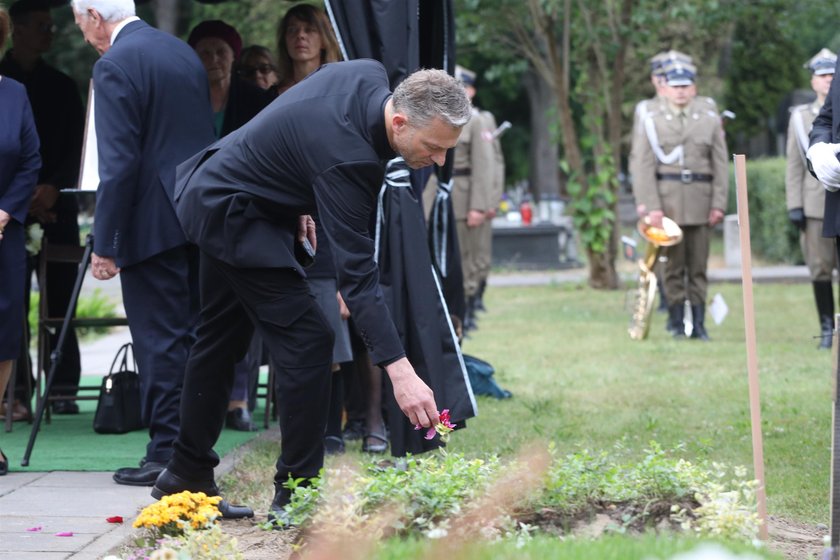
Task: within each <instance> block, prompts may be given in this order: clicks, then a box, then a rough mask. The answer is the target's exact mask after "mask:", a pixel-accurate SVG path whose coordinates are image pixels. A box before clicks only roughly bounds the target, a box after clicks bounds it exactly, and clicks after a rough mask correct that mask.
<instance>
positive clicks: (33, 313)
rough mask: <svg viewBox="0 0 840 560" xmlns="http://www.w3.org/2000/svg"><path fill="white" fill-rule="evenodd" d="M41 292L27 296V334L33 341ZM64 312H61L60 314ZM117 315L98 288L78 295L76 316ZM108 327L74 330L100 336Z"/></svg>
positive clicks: (115, 307)
mask: <svg viewBox="0 0 840 560" xmlns="http://www.w3.org/2000/svg"><path fill="white" fill-rule="evenodd" d="M40 301H41V294H40V293H38V292H32V293H31V294H30V296H29V336H30V340H31V341H32V343H33V344H34V342H35V341H36V340H37V338H38V306H39V304H40ZM63 315H64V313H63V312H62V316H63ZM116 316H117V305H116V304H115V303H114V302H113V301H111V299H110V298H108V296H106V295H105V294H104V293H103V292H102V290H101V289H100V288H96V289H94V290H93V292H92V293H91V294H90V295H87V296H79V301H78V302H77V303H76V317H84V318H110V317H116ZM109 331H110V327H79V328H78V329H76V332H77V333H78V335H79V336H80V337H87V336H101V335H105V334H108V332H109Z"/></svg>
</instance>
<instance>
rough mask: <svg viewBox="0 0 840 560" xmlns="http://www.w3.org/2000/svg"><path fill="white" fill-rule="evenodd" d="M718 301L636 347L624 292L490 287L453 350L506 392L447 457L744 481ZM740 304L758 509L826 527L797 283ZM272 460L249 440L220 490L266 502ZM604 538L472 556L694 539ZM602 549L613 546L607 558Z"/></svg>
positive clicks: (735, 374) (823, 395) (821, 387)
mask: <svg viewBox="0 0 840 560" xmlns="http://www.w3.org/2000/svg"><path fill="white" fill-rule="evenodd" d="M628 289H629V286H628ZM718 292H720V293H721V294H722V295H723V297H724V298H725V300H726V302H727V303H728V305H729V310H730V312H729V315H728V316H727V317H726V319H725V320H724V322H723V323H722V324H721V325H715V324H714V323H713V322H712V321H711V319H709V318H707V330H708V331H709V334H710V336H711V337H712V339H713V340H712V342H709V343H703V342H699V341H693V340H682V341H675V340H673V339H672V338H671V337H670V335H668V334H667V333H666V332H665V330H664V323H665V316H664V314H659V313H655V314H654V317H653V324H652V327H651V331H650V336H649V338H648V339H647V340H645V341H641V342H639V341H632V340H630V338H629V336H628V335H627V326H628V322H629V317H630V313H629V311H628V310H627V307H626V304H625V301H626V300H627V297H626V295H625V292H624V291H612V292H607V291H595V290H591V289H589V288H587V287H585V286H583V285H572V284H562V285H559V284H558V285H550V286H541V287H527V288H526V287H516V288H501V287H499V288H491V289H490V290H488V293H487V296H486V304H487V307H488V309H489V312H488V313H486V314H484V315H482V316H481V319H480V329H479V330H478V331H477V332H475V333H473V334H472V336H471V338H470V339H469V340H467V341H466V342H465V343H464V351H465V352H466V353H468V354H473V355H475V356H478V357H480V358H482V359H485V360H487V361H489V362H491V363H492V364H493V365H494V366H495V368H496V380H497V382H498V383H499V384H500V385H502V386H503V387H504V388H506V389H509V390H510V391H512V392H513V394H514V397H513V398H512V399H509V400H505V401H499V400H495V399H489V398H480V399H479V416H478V417H477V418H474V419H472V420H470V421H469V422H468V425H467V428H466V429H464V430H459V431H456V432H455V433H453V434H452V437H451V439H450V443H449V446H448V448H447V449H448V451H449V452H455V453H460V454H464V455H466V456H467V457H484V456H487V455H488V454H498V455H500V456H501V458H502V459H503V460H504V459H505V458H512V457H513V456H514V455H515V454H516V452H517V451H519V450H520V448H522V447H523V446H524V445H525V444H526V443H528V442H531V441H534V440H537V441H541V442H544V443H545V444H546V445H547V444H548V442H553V443H554V444H555V445H556V446H557V448H558V450H559V452H560V454H561V455H563V454H567V453H573V452H576V451H580V450H582V449H588V450H591V451H593V452H596V453H597V452H601V451H607V452H608V453H610V454H617V455H621V456H623V457H630V458H636V459H642V458H643V457H644V456H645V455H646V454H647V453H646V449H648V448H649V444H650V442H651V441H656V442H658V443H659V444H660V445H661V446H662V447H663V448H664V449H666V450H668V449H672V450H675V451H673V452H672V454H673V455H676V456H679V457H683V458H685V459H687V460H689V461H692V462H694V461H709V462H712V461H715V462H723V463H726V464H728V465H732V466H734V465H743V466H745V467H747V468H748V472H752V464H753V463H752V441H751V432H750V411H749V398H748V384H747V366H746V349H745V345H744V339H745V336H744V322H743V307H742V305H743V304H742V298H741V286H740V284H715V285H712V286H711V288H710V290H709V296H710V297H711V296H713V295H714V294H716V293H718ZM754 295H755V313H756V329H757V341H758V365H759V374H760V385H761V404H762V411H761V412H762V423H763V436H764V454H765V474H766V484H767V497H768V510H769V513H770V514H771V515H775V516H779V517H783V518H786V519H790V520H793V521H799V522H805V523H811V524H813V523H827V522H828V492H829V467H830V463H829V460H830V444H831V438H830V434H831V406H832V376H831V364H832V358H831V353H829V352H825V351H818V350H817V349H816V346H817V342H818V341H817V340H816V338H815V337H816V335H817V334H818V333H819V328H818V322H817V318H816V313H815V310H814V303H813V296H812V292H811V287H810V285H809V284H807V283H794V284H757V285H756V286H755V288H754ZM358 449H359V443H358V442H351V443H348V451H350V455H351V456H352V455H354V454H356V455H357V456H360V455H361V454H360V453H359V452H358ZM276 453H277V445H276V444H262V445H261V446H259V447H258V448H257V450H256V451H255V452H254V453H251V454H250V456H248V457H246V458H245V460H244V462H243V464H241V465H240V466H239V468H237V469H236V471H235V472H234V474H233V476H229V477H228V478H227V479H226V480H224V481H223V484H224V486H225V488H224V491H225V492H226V494H227V496H228V497H229V499H231V500H233V501H245V502H246V503H253V504H254V505H256V507H257V508H261V507H264V506H266V505H267V504H268V503H269V502H270V500H271V497H272V494H271V486H270V481H271V479H272V477H273V466H274V460H275V459H276ZM330 461H333V459H328V464H330ZM616 538H617V539H618V542H614V541H613V540H611V539H607V540H606V541H604V539H599V541H604V542H599V543H598V544H594V545H591V546H594V547H596V548H586V545H575V544H562V545H559V544H557V541H554V543H555V546H565V547H568V548H569V550H566V552H567V553H569V554H566V553H563V554H562V556H552V555H551V554H549V555H548V556H546V555H545V554H542V553H540V552H539V551H540V550H542V549H541V548H540V547H542V546H548V547H550V546H551V545H546V544H540V543H536V544H534V545H531V546H535V547H536V549H534V551H533V555H531V556H528V555H517V553H516V552H515V551H511V555H510V556H505V555H504V554H501V555H499V554H500V553H499V551H498V550H497V551H495V552H494V553H492V555H488V556H486V557H488V558H490V557H494V558H503V557H505V558H506V557H511V558H513V557H517V558H520V557H522V558H526V557H534V558H537V557H558V558H559V557H563V558H578V557H580V558H613V557H615V558H622V559H624V558H637V557H638V558H640V559H641V558H649V557H650V554H652V553H654V552H661V553H662V554H665V556H662V557H667V555H668V554H673V553H674V551H676V550H683V549H686V548H690V547H691V546H693V544H696V542H695V541H692V539H691V538H690V537H679V538H676V542H675V543H670V544H669V543H667V542H666V543H663V545H662V546H664V547H665V548H662V549H654V548H652V545H651V544H650V542H647V544H646V541H645V540H644V539H642V540H641V541H639V540H638V539H634V538H631V537H616ZM659 538H660V539H661V537H659ZM622 539H626V540H625V542H624V543H623V544H622ZM654 540H656V539H654ZM400 546H403V545H400V544H399V543H390V544H389V546H387V547H386V548H385V550H383V551H382V556H381V557H382V558H386V557H391V556H388V554H390V552H389V551H392V552H393V551H394V550H396V551H397V552H395V554H396V555H395V556H392V557H395V558H396V557H410V555H407V554H406V555H401V553H400V552H399V550H400V548H399V547H400ZM420 546H421V547H422V544H421V545H420ZM574 546H583V547H584V548H583V549H582V550H581V552H580V555H579V556H577V555H574V554H571V548H572V547H574ZM392 547H396V548H392ZM597 547H600V548H597ZM611 548H615V549H616V550H618V551H620V552H618V553H616V554H618V555H617V556H616V555H612V554H611V553H610V552H609V551H610V550H611ZM636 548H637V549H638V552H637V553H635V552H634V553H633V554H630V551H631V549H633V550H635V549H636ZM527 550H529V552H528V554H531V551H530V550H531V549H527ZM553 550H555V551H556V553H557V554H560V553H561V551H560V549H557V548H555V549H553ZM564 550H565V549H564ZM621 551H623V552H621ZM666 551H670V552H666ZM520 553H521V554H524V552H523V551H520ZM488 554H490V553H488ZM483 557H485V556H482V555H481V554H478V555H477V556H476V558H483ZM657 557H659V556H657Z"/></svg>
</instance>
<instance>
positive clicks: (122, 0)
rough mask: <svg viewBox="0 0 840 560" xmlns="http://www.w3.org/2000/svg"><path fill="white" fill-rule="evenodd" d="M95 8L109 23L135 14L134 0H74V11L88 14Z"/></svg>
mask: <svg viewBox="0 0 840 560" xmlns="http://www.w3.org/2000/svg"><path fill="white" fill-rule="evenodd" d="M89 8H93V9H94V10H96V11H97V12H99V15H101V16H102V19H103V20H105V21H107V22H108V23H116V22H118V21H122V20H124V19H125V18H127V17H131V16H133V15H134V0H73V11H74V12H76V13H77V14H83V15H85V14H87V11H88V9H89Z"/></svg>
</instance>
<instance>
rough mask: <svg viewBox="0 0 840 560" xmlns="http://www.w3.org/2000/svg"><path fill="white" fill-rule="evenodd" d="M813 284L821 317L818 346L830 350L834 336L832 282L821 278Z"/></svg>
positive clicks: (818, 313) (818, 312)
mask: <svg viewBox="0 0 840 560" xmlns="http://www.w3.org/2000/svg"><path fill="white" fill-rule="evenodd" d="M812 284H813V286H814V300H815V301H816V302H817V315H819V318H820V343H819V345H818V346H817V348H819V349H821V350H822V349H825V350H828V349H830V348H831V343H832V340H833V338H834V337H833V335H834V296H833V295H832V289H831V282H829V281H825V280H821V281H818V282H812Z"/></svg>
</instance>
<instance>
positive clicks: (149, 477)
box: [114, 461, 166, 486]
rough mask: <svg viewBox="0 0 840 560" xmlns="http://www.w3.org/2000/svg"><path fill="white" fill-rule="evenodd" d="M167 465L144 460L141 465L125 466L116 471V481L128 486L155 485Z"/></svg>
mask: <svg viewBox="0 0 840 560" xmlns="http://www.w3.org/2000/svg"><path fill="white" fill-rule="evenodd" d="M165 466H166V465H165V464H164V463H156V462H155V461H142V465H141V466H140V467H124V468H122V469H117V471H116V472H115V473H114V482H116V483H117V484H124V485H126V486H153V485H154V484H155V480H157V477H158V475H159V474H160V473H161V471H163V468H164V467H165Z"/></svg>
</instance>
